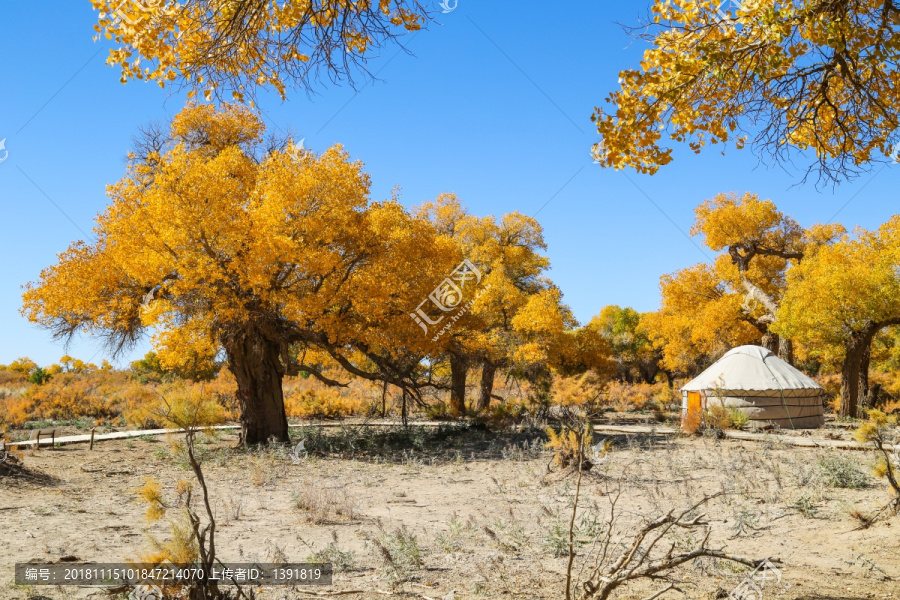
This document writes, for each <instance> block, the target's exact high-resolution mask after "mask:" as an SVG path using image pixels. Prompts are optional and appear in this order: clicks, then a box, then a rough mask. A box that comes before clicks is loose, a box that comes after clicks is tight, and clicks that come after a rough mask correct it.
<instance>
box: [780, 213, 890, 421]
mask: <svg viewBox="0 0 900 600" xmlns="http://www.w3.org/2000/svg"><path fill="white" fill-rule="evenodd" d="M892 325H900V216H894V217H893V218H891V220H890V221H888V222H887V223H885V224H883V225H882V226H881V227H879V228H878V229H877V230H875V231H866V230H858V231H857V232H856V236H855V237H852V238H851V237H849V236H846V237H844V238H843V239H842V240H841V241H840V242H838V243H835V244H834V245H831V246H823V247H821V248H818V249H817V250H816V251H815V252H813V253H811V254H810V255H809V256H807V257H806V258H804V260H803V261H802V262H801V263H800V264H799V265H798V266H796V267H794V268H792V269H791V270H790V272H789V273H788V288H787V293H786V294H785V296H784V299H783V300H782V303H781V306H780V307H779V310H778V321H777V322H776V325H775V327H776V328H777V329H778V330H779V331H781V332H783V334H784V335H791V336H796V337H797V338H798V339H802V340H803V341H804V342H805V343H807V344H809V345H818V346H822V347H825V348H829V347H833V346H837V347H839V348H841V349H842V350H843V353H842V354H843V364H842V367H841V407H840V412H841V414H842V415H845V416H851V417H855V416H858V415H857V408H858V404H859V398H860V395H865V393H866V389H865V388H866V387H867V386H868V369H869V364H868V361H869V350H870V347H871V344H872V340H873V338H874V336H875V335H877V334H878V333H879V332H880V331H882V330H883V329H885V328H886V327H889V326H892Z"/></svg>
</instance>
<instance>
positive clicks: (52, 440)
mask: <svg viewBox="0 0 900 600" xmlns="http://www.w3.org/2000/svg"><path fill="white" fill-rule="evenodd" d="M54 448H56V430H55V429H54V430H53V431H51V432H50V449H51V450H52V449H54Z"/></svg>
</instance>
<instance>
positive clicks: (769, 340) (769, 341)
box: [762, 333, 778, 354]
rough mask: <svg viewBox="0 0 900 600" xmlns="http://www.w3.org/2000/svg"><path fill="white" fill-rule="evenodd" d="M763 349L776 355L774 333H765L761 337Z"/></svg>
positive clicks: (776, 343)
mask: <svg viewBox="0 0 900 600" xmlns="http://www.w3.org/2000/svg"><path fill="white" fill-rule="evenodd" d="M762 345H763V348H765V349H766V350H768V351H769V352H771V353H773V354H778V335H776V334H774V333H766V334H764V335H763V337H762Z"/></svg>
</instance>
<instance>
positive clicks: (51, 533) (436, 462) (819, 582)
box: [0, 431, 900, 600]
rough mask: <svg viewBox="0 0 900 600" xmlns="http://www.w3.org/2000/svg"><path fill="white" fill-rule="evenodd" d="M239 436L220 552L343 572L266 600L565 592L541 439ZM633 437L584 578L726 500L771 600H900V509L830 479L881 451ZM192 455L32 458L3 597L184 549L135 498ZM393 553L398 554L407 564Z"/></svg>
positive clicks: (556, 497)
mask: <svg viewBox="0 0 900 600" xmlns="http://www.w3.org/2000/svg"><path fill="white" fill-rule="evenodd" d="M236 439H237V438H236V435H234V434H231V433H227V434H221V435H218V436H217V437H216V438H212V439H209V440H205V441H204V443H203V444H201V445H200V448H201V450H202V452H203V454H204V457H205V462H204V472H205V474H206V478H207V480H208V482H209V485H210V488H211V489H212V490H213V500H214V504H215V510H216V513H217V519H218V522H219V525H218V530H217V542H218V543H217V550H218V555H219V557H220V558H222V559H223V560H225V561H226V562H229V561H232V562H243V561H264V562H279V561H288V562H302V561H305V560H309V559H311V558H314V555H315V554H316V553H319V557H322V556H327V557H330V558H331V559H332V560H333V561H334V562H336V563H339V564H338V567H337V573H336V574H335V577H334V582H333V585H332V586H330V587H328V588H324V589H323V588H315V589H311V588H302V589H301V588H293V589H292V588H289V587H279V588H260V589H259V590H257V593H258V597H260V598H264V599H268V598H272V599H281V598H311V597H314V596H312V595H310V594H309V593H308V592H311V591H313V592H318V593H331V592H335V591H353V590H358V591H357V592H354V593H348V594H343V595H340V596H338V597H340V598H379V599H383V598H386V597H391V596H394V597H405V598H426V599H427V598H430V599H433V600H438V599H443V598H455V599H459V600H461V599H468V598H513V597H516V598H535V599H537V598H562V597H564V586H565V571H566V558H565V557H563V556H555V555H554V550H558V549H559V547H560V543H561V542H560V540H562V543H563V544H564V543H565V536H566V535H567V533H566V527H567V524H568V519H569V515H570V514H571V512H570V511H571V509H570V507H571V504H572V499H573V494H574V488H575V481H576V476H575V474H569V475H567V476H566V475H564V474H562V473H560V472H558V471H557V472H554V473H551V474H549V475H548V473H547V464H548V461H549V460H550V459H551V453H549V452H548V451H545V450H542V448H541V443H542V440H540V439H538V438H537V437H536V436H535V435H533V434H532V435H530V436H529V435H526V434H518V435H513V434H505V433H503V434H492V433H489V432H484V431H468V432H466V433H464V434H461V435H459V436H457V437H454V438H452V439H449V440H446V439H445V440H442V441H441V442H440V444H438V443H434V444H431V443H430V442H428V441H427V440H426V442H425V445H424V446H421V445H420V447H422V448H423V449H422V450H409V449H402V448H397V449H391V448H388V447H382V448H381V449H380V451H379V452H378V453H373V452H350V451H347V452H343V453H324V454H315V453H314V454H313V455H312V456H309V457H308V458H306V459H304V460H300V461H295V460H293V459H292V458H291V457H290V456H289V455H288V449H268V450H264V451H257V452H249V453H248V452H245V451H240V450H236V449H235V448H234V446H235V443H236ZM614 441H615V444H614V446H613V450H612V451H611V452H610V453H609V454H608V455H607V457H606V458H604V459H603V460H602V461H599V464H598V465H597V466H596V467H595V468H593V469H592V470H591V471H590V472H589V473H588V474H586V475H585V477H584V478H583V484H582V488H581V495H580V505H581V506H582V507H583V508H582V511H581V512H580V513H579V515H578V519H577V520H576V521H577V524H578V535H579V539H582V540H583V541H585V542H586V543H585V544H584V545H583V546H580V548H579V556H578V558H577V559H576V561H575V566H576V569H575V572H576V573H578V572H582V573H584V571H582V570H581V569H582V566H584V565H585V564H586V563H590V562H592V561H594V560H595V554H592V548H593V546H592V544H591V543H590V542H591V540H593V539H595V538H596V536H597V535H598V534H599V535H602V533H599V532H602V531H604V530H605V527H606V525H604V523H605V520H606V519H607V517H608V509H609V505H610V501H611V500H613V499H616V501H617V504H616V506H617V515H618V516H617V519H616V521H615V524H614V531H615V532H616V539H617V540H618V539H624V540H626V541H627V537H628V536H629V535H632V534H633V533H634V531H635V530H636V529H637V528H638V526H639V524H640V523H642V522H643V520H644V519H647V518H654V517H657V516H659V515H660V514H663V513H665V512H666V511H668V510H671V509H673V508H676V509H677V508H682V507H686V506H688V505H689V504H690V503H691V502H693V501H696V500H697V499H698V498H699V497H701V496H702V495H703V494H705V493H712V492H716V491H720V490H722V489H725V490H727V492H728V493H727V494H725V495H723V496H720V497H718V498H715V499H714V500H712V501H710V503H709V504H708V505H707V506H706V507H705V509H704V511H705V512H706V513H708V520H709V522H710V527H711V531H712V533H711V537H710V545H711V546H714V547H719V548H722V547H724V548H726V549H727V551H728V552H731V553H734V554H739V555H743V556H748V557H753V558H763V557H773V558H777V559H780V561H781V562H780V563H778V568H779V569H780V572H781V576H782V578H781V582H780V583H778V584H775V583H771V584H769V586H768V587H767V588H766V589H765V590H764V595H763V598H765V599H770V598H779V599H785V600H800V599H804V600H813V599H825V600H828V599H834V600H836V599H863V598H900V541H898V535H897V534H898V531H900V517H893V518H892V519H885V520H882V521H879V522H876V523H875V524H874V525H872V526H870V527H868V528H859V526H860V522H859V520H858V519H856V518H854V517H853V516H852V514H851V513H852V512H853V511H860V512H861V513H863V514H869V513H871V512H873V511H875V510H876V509H878V508H879V507H880V506H882V505H884V504H885V503H886V501H887V500H888V499H889V497H890V496H889V494H888V488H887V486H886V483H885V482H884V481H882V480H877V479H874V478H870V479H869V484H870V485H869V487H865V488H862V489H845V488H835V487H832V486H831V485H829V484H828V483H826V482H824V481H823V479H822V477H821V476H819V475H817V473H818V471H817V467H816V465H817V463H818V462H819V461H821V460H822V457H823V456H824V455H828V456H832V457H833V456H839V457H850V459H851V460H852V461H853V462H856V463H858V464H859V466H860V469H861V470H862V471H864V472H866V473H869V472H871V465H872V458H871V457H870V456H869V454H868V453H864V452H843V453H837V452H834V451H826V450H819V449H805V448H789V447H786V446H784V445H781V444H778V443H777V442H764V443H750V442H740V441H733V440H716V439H712V438H700V437H697V438H690V439H687V438H678V439H669V438H650V437H648V436H642V437H630V438H629V437H626V436H614ZM174 442H175V440H167V439H166V438H146V439H136V440H127V441H109V442H103V443H100V444H97V445H96V446H95V449H94V450H93V451H88V449H87V447H85V446H63V447H58V448H54V449H41V450H40V451H39V452H37V453H35V454H32V453H30V452H28V453H26V454H25V456H24V465H25V466H26V467H27V468H28V469H29V471H30V473H31V475H30V476H28V477H16V478H11V477H6V478H0V531H2V533H0V539H2V544H0V547H2V548H3V550H2V552H0V598H16V599H22V600H24V599H26V598H40V597H43V598H52V599H57V598H85V597H88V596H90V595H92V594H93V597H95V598H100V597H106V594H105V593H104V592H103V591H102V589H101V588H87V587H82V588H75V587H67V588H56V587H43V586H35V587H23V586H16V585H15V584H14V583H13V575H12V573H13V565H14V563H16V562H25V561H29V560H37V561H42V562H55V561H58V560H60V559H61V558H64V557H75V558H77V560H79V561H84V562H87V561H95V562H122V561H124V560H126V559H134V558H136V557H138V556H139V555H140V554H141V553H144V552H147V551H149V550H150V549H151V546H150V542H149V540H148V534H150V535H153V536H155V537H156V538H157V539H159V540H166V539H167V538H168V536H169V530H168V525H167V521H166V520H165V519H164V520H162V521H157V522H155V523H153V524H148V521H147V520H146V519H145V517H144V513H145V511H146V505H145V504H143V503H141V502H140V501H139V500H138V499H137V496H136V493H135V489H136V488H138V487H140V486H141V485H142V484H143V483H144V481H145V479H146V478H147V477H153V478H156V479H157V480H158V481H159V482H160V484H161V487H162V490H163V495H164V496H165V497H166V498H167V499H169V500H170V501H171V502H175V501H176V499H177V494H176V492H175V487H176V484H177V482H178V481H179V480H190V479H191V474H190V472H189V471H188V470H186V468H185V467H186V465H185V464H184V463H183V461H181V460H180V459H179V451H178V450H177V449H175V448H174V447H173V443H174ZM308 446H315V445H314V444H308ZM322 490H328V491H327V492H326V493H323V492H322ZM298 500H299V501H300V503H304V502H305V504H306V505H307V506H306V508H303V507H300V506H298ZM309 505H312V511H311V509H310V506H309ZM179 510H180V509H179V508H177V507H176V508H174V509H172V510H170V511H169V512H170V515H177V514H178V513H179ZM314 521H319V522H314ZM685 535H686V537H685V538H683V539H678V540H674V541H676V542H677V543H678V544H679V547H681V545H684V546H685V547H689V546H690V545H691V544H696V543H697V541H698V540H699V538H700V537H702V536H699V537H698V536H693V537H691V535H693V534H685ZM379 546H383V547H385V548H388V549H389V551H390V552H392V560H393V564H391V563H390V562H389V561H386V559H385V558H384V555H383V552H381V551H380V550H379ZM416 549H418V550H416ZM418 561H421V562H418ZM747 574H748V572H747V571H746V570H745V569H744V568H743V567H738V568H736V567H734V566H733V565H731V564H730V563H724V562H721V561H719V562H716V561H712V560H711V559H700V560H697V561H692V562H690V563H687V564H685V565H684V566H682V567H680V568H679V569H678V570H677V571H675V572H674V576H675V579H676V581H677V582H678V585H679V587H680V588H682V589H683V590H684V592H685V595H681V594H679V593H677V592H675V591H670V592H668V593H667V594H665V595H664V596H662V598H679V597H686V598H710V599H712V598H724V597H727V595H728V594H729V593H730V592H731V591H732V590H734V589H735V587H736V586H738V585H739V584H740V583H741V581H742V580H743V579H744V578H745V577H746V576H747ZM662 587H664V584H663V583H656V582H651V583H649V584H648V583H645V582H639V583H636V584H633V585H629V586H628V587H626V588H623V589H621V590H619V591H617V592H616V593H617V594H618V595H617V596H614V597H617V598H622V599H626V598H634V599H636V600H637V599H641V598H645V597H647V596H650V595H652V593H653V592H654V591H655V590H659V589H661V588H662ZM304 592H307V593H304ZM757 600H758V599H757Z"/></svg>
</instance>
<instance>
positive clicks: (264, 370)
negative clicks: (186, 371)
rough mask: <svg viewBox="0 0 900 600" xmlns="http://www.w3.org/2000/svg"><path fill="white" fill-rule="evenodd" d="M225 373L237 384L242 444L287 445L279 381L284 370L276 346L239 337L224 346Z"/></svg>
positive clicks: (259, 339) (256, 338)
mask: <svg viewBox="0 0 900 600" xmlns="http://www.w3.org/2000/svg"><path fill="white" fill-rule="evenodd" d="M223 345H224V346H225V351H226V353H227V355H228V369H229V370H230V371H231V372H232V373H233V374H234V378H235V379H236V380H237V385H238V389H237V399H238V402H239V404H240V407H241V442H242V443H243V444H244V445H245V446H248V445H251V444H264V443H267V442H268V441H269V440H270V439H271V438H275V440H276V441H279V442H290V441H291V439H290V436H289V435H288V425H287V417H286V416H285V414H284V395H283V392H282V389H281V381H282V378H283V377H284V367H283V366H282V365H281V362H280V355H279V349H278V345H277V344H274V343H272V342H270V341H268V340H266V339H265V338H263V337H262V336H261V335H253V334H245V333H242V334H239V335H238V336H235V337H234V338H231V339H229V340H227V341H226V342H224V344H223Z"/></svg>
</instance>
